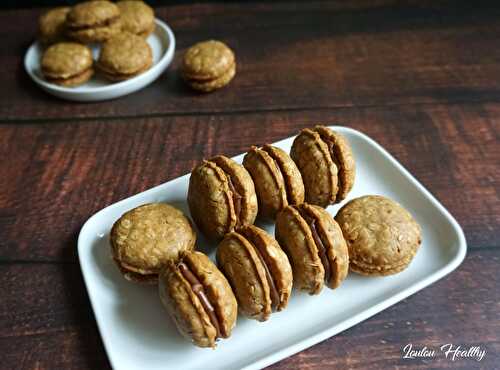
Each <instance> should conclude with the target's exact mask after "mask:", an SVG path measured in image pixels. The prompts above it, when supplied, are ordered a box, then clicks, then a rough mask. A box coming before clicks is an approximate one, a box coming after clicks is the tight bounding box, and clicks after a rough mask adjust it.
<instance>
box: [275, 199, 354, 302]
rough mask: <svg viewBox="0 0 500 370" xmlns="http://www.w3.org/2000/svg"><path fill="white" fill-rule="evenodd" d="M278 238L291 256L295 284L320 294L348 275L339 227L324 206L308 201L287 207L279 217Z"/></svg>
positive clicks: (347, 259) (277, 221)
mask: <svg viewBox="0 0 500 370" xmlns="http://www.w3.org/2000/svg"><path fill="white" fill-rule="evenodd" d="M275 234H276V239H277V240H278V242H279V244H280V245H281V246H282V248H283V250H284V251H285V253H286V254H287V255H288V257H289V259H290V263H291V265H292V269H293V276H294V284H295V285H296V287H297V288H298V289H300V290H305V291H307V292H308V293H309V294H318V293H319V292H320V291H321V290H322V288H323V284H326V285H327V286H328V287H329V288H331V289H335V288H337V287H338V286H339V285H340V284H341V283H342V281H344V279H345V278H346V276H347V273H348V269H349V255H348V251H347V245H346V242H345V240H344V237H343V235H342V231H341V229H340V227H339V226H338V225H337V223H336V222H335V220H334V219H333V217H332V216H331V215H330V214H329V213H328V212H327V211H325V210H324V209H323V208H321V207H319V206H315V205H310V204H307V203H304V204H301V205H298V206H287V207H285V208H284V209H283V210H282V211H280V213H278V216H277V218H276V230H275Z"/></svg>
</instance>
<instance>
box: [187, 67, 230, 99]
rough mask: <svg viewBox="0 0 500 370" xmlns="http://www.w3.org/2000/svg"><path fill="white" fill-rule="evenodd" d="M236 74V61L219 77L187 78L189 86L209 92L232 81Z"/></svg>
mask: <svg viewBox="0 0 500 370" xmlns="http://www.w3.org/2000/svg"><path fill="white" fill-rule="evenodd" d="M235 74H236V63H235V64H233V66H232V67H230V68H229V69H228V70H227V72H225V73H224V74H222V75H221V76H220V77H218V78H214V79H213V80H202V81H198V80H194V79H191V80H187V82H188V83H189V86H191V88H193V89H194V90H198V91H201V92H206V93H208V92H212V91H214V90H217V89H220V88H221V87H224V86H226V85H227V84H228V83H229V82H231V80H232V79H233V77H234V76H235Z"/></svg>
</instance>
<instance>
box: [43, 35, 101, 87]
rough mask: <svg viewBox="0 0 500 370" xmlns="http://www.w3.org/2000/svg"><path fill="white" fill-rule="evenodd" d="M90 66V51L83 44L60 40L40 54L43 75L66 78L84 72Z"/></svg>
mask: <svg viewBox="0 0 500 370" xmlns="http://www.w3.org/2000/svg"><path fill="white" fill-rule="evenodd" d="M91 66H92V52H91V51H90V49H89V48H88V47H86V46H85V45H81V44H78V43H74V42H61V43H58V44H54V45H52V46H50V47H49V48H48V49H47V50H46V51H45V52H44V53H43V56H42V61H41V67H42V73H43V75H44V76H45V77H48V78H55V79H66V78H70V77H72V76H76V75H78V74H80V73H83V72H85V71H86V70H88V69H89V68H91Z"/></svg>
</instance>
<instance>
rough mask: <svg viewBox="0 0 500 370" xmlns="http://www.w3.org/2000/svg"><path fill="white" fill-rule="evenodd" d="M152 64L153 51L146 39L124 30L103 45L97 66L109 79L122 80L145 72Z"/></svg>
mask: <svg viewBox="0 0 500 370" xmlns="http://www.w3.org/2000/svg"><path fill="white" fill-rule="evenodd" d="M152 64H153V52H152V51H151V47H150V46H149V44H148V43H147V42H146V40H144V38H142V37H140V36H137V35H134V34H132V33H129V32H122V33H119V34H117V35H115V36H113V37H111V38H110V39H109V40H108V41H106V42H105V43H104V44H103V45H102V47H101V52H100V54H99V59H98V61H97V68H98V69H99V71H100V72H102V74H103V75H104V76H105V77H106V78H107V79H109V80H111V81H122V80H127V79H129V78H132V77H135V76H138V75H140V74H141V73H144V72H145V71H147V70H148V69H149V68H150V67H151V65H152Z"/></svg>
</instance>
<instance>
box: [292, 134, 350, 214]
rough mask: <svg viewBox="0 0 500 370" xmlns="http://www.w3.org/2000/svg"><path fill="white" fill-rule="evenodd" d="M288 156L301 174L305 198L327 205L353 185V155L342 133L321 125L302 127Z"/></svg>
mask: <svg viewBox="0 0 500 370" xmlns="http://www.w3.org/2000/svg"><path fill="white" fill-rule="evenodd" d="M290 156H291V157H292V159H293V160H294V161H295V163H297V166H298V168H299V170H300V173H301V174H302V180H303V181H304V187H305V200H306V202H308V203H311V204H316V205H319V206H321V207H327V206H328V205H330V204H334V203H338V202H340V201H341V200H343V199H344V198H345V197H346V195H347V193H348V192H349V191H350V190H351V189H352V186H353V184H354V177H355V164H354V158H353V155H352V150H351V148H350V146H349V143H348V142H347V140H346V139H345V138H344V137H343V136H342V135H341V134H339V133H337V132H334V131H332V130H330V129H329V128H327V127H323V126H316V127H315V128H314V129H304V130H302V131H301V132H300V134H299V135H298V136H297V137H296V138H295V140H294V142H293V145H292V149H291V152H290Z"/></svg>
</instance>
